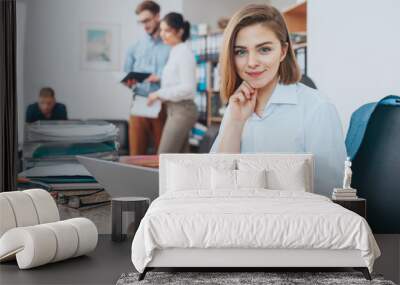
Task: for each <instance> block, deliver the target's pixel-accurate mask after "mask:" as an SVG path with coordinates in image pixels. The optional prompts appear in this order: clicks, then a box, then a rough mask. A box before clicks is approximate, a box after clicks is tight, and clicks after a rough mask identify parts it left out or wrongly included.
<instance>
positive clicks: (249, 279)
mask: <svg viewBox="0 0 400 285" xmlns="http://www.w3.org/2000/svg"><path fill="white" fill-rule="evenodd" d="M138 276H139V274H138V273H127V274H122V275H121V277H120V278H119V279H118V281H117V285H133V284H140V285H145V284H157V285H163V284H172V285H178V284H179V285H184V284H213V285H217V284H222V285H232V284H240V285H242V284H268V285H269V284H273V285H275V284H282V285H289V284H296V285H297V284H328V285H336V284H337V285H347V284H356V285H358V284H379V285H383V284H384V285H395V283H393V282H392V281H388V280H384V279H383V277H382V276H380V275H372V278H373V280H372V281H368V280H366V279H365V278H364V276H363V275H362V273H360V272H152V271H150V272H148V273H147V274H146V277H145V279H144V280H142V281H138V280H137V279H138Z"/></svg>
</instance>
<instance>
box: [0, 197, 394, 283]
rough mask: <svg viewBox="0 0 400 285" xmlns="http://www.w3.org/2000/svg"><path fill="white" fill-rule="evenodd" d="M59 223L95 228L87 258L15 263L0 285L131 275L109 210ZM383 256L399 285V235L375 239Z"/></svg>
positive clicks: (73, 213) (67, 213)
mask: <svg viewBox="0 0 400 285" xmlns="http://www.w3.org/2000/svg"><path fill="white" fill-rule="evenodd" d="M60 215H61V218H62V219H67V218H72V217H77V216H85V217H87V218H89V219H91V220H92V221H93V222H94V223H95V224H96V226H97V227H98V230H99V233H100V234H101V235H100V236H99V243H98V246H97V248H96V250H95V251H94V252H92V253H90V254H89V255H88V256H83V257H78V258H74V259H70V260H66V261H61V262H58V263H53V264H48V265H45V266H42V267H38V268H35V269H30V270H19V269H18V266H17V265H16V262H8V263H4V264H0V284H1V285H6V284H7V285H8V284H115V283H116V281H117V280H118V278H119V276H120V275H121V274H122V273H125V272H132V271H134V267H133V265H132V262H131V258H130V252H131V250H130V247H131V241H129V240H127V241H124V242H121V243H116V242H112V241H111V237H110V235H109V234H110V233H111V221H110V206H109V205H106V206H103V207H98V208H93V209H86V210H85V209H84V210H75V209H70V208H66V207H60ZM375 238H376V240H377V242H378V245H379V247H380V249H381V251H382V256H381V257H380V258H379V259H378V260H377V261H376V263H375V266H374V273H380V274H383V275H384V277H385V279H388V280H392V281H393V282H395V283H396V284H400V235H375Z"/></svg>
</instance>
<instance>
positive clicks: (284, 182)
mask: <svg viewBox="0 0 400 285" xmlns="http://www.w3.org/2000/svg"><path fill="white" fill-rule="evenodd" d="M305 167H306V165H305V163H304V162H303V163H298V164H294V165H293V167H290V168H286V169H271V170H269V171H268V172H267V181H268V188H269V189H273V190H291V191H303V192H305V191H306V186H307V176H306V168H305Z"/></svg>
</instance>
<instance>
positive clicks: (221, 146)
mask: <svg viewBox="0 0 400 285" xmlns="http://www.w3.org/2000/svg"><path fill="white" fill-rule="evenodd" d="M220 66H221V87H220V88H221V97H222V99H223V100H225V102H227V103H228V107H227V111H226V112H225V115H224V118H223V120H222V123H221V127H220V131H219V135H218V137H217V139H216V141H215V143H214V145H213V147H212V149H211V152H225V153H240V152H242V153H248V152H278V153H313V154H314V157H315V184H314V185H315V192H316V193H319V194H323V195H326V196H329V195H330V194H331V192H332V190H333V188H334V187H337V186H340V183H341V175H342V165H343V161H344V160H345V156H346V155H345V145H344V138H343V134H342V127H341V123H340V120H339V117H338V114H337V111H336V108H335V106H334V105H333V104H331V103H330V102H329V101H328V99H327V98H326V97H323V96H322V95H321V94H320V93H319V92H318V91H316V90H314V89H311V88H309V87H307V86H305V85H303V84H301V83H298V81H299V79H300V77H301V74H300V70H299V67H298V65H297V62H296V59H295V56H294V52H293V49H292V45H291V43H290V39H289V33H288V29H287V26H286V24H285V21H284V19H283V17H282V15H281V14H280V12H279V11H278V10H277V9H275V8H274V7H272V6H268V5H249V6H246V7H244V8H243V9H241V10H239V11H238V12H236V13H235V14H234V15H233V17H232V18H231V20H230V21H229V24H228V26H227V28H226V30H225V33H224V41H223V46H222V52H221V59H220Z"/></svg>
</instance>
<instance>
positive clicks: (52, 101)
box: [25, 87, 68, 123]
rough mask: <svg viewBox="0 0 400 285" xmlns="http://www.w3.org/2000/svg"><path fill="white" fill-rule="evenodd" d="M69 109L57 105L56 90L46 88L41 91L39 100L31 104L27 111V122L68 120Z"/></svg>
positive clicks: (62, 105) (59, 104)
mask: <svg viewBox="0 0 400 285" xmlns="http://www.w3.org/2000/svg"><path fill="white" fill-rule="evenodd" d="M67 119H68V118H67V108H66V107H65V105H64V104H61V103H57V102H56V98H55V95H54V90H53V89H52V88H50V87H44V88H42V89H41V90H40V93H39V100H38V102H37V103H34V104H31V105H29V106H28V109H27V110H26V119H25V120H26V122H27V123H33V122H35V121H39V120H67Z"/></svg>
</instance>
